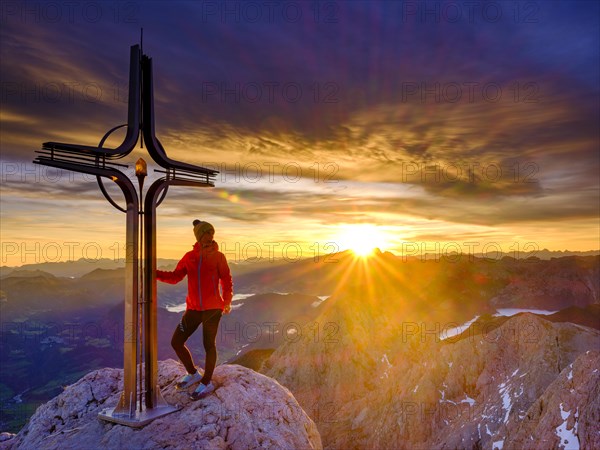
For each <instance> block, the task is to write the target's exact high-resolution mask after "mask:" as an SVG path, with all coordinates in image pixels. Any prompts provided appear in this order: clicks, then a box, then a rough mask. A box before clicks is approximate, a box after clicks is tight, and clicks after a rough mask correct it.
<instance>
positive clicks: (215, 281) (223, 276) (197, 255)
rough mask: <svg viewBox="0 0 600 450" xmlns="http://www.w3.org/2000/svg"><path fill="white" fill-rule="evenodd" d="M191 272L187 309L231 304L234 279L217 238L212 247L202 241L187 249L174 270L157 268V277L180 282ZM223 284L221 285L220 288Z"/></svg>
mask: <svg viewBox="0 0 600 450" xmlns="http://www.w3.org/2000/svg"><path fill="white" fill-rule="evenodd" d="M186 275H187V277H188V295H187V297H186V299H185V302H186V309H193V310H196V311H205V310H207V309H221V310H223V309H224V308H225V306H226V305H230V304H231V298H232V297H233V282H232V280H231V271H230V270H229V265H228V264H227V259H226V258H225V255H224V254H223V253H221V252H220V251H219V246H218V245H217V243H216V242H215V241H213V242H212V244H211V245H209V246H208V247H202V246H201V245H200V243H199V242H196V243H195V244H194V248H193V250H191V251H189V252H187V253H186V254H185V255H184V256H183V258H181V261H179V263H178V264H177V267H176V268H175V270H174V271H172V272H169V271H164V270H157V271H156V279H157V280H159V281H163V282H165V283H169V284H177V283H179V282H180V281H181V280H183V278H184V277H185V276H186ZM219 286H220V289H219Z"/></svg>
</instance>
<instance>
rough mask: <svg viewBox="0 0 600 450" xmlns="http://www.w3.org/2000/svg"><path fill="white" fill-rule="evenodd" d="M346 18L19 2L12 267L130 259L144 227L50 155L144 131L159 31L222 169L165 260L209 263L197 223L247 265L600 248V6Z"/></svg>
mask: <svg viewBox="0 0 600 450" xmlns="http://www.w3.org/2000/svg"><path fill="white" fill-rule="evenodd" d="M330 3H331V4H334V5H335V6H336V8H335V10H330V9H327V8H324V9H323V10H319V9H318V8H317V9H315V8H313V9H310V10H309V9H308V8H304V6H303V5H305V4H298V8H300V11H301V12H302V13H303V14H301V15H300V17H299V18H297V20H296V19H294V20H292V19H293V18H292V17H289V16H286V15H281V14H274V15H272V16H271V15H267V14H263V15H262V16H261V18H260V20H253V19H252V18H251V17H248V16H246V15H244V14H245V13H244V12H243V11H245V9H244V8H241V6H240V5H241V3H239V2H232V4H233V5H234V6H236V5H237V7H238V8H239V9H240V11H239V14H238V16H239V17H238V16H236V18H235V20H233V17H230V16H228V15H227V14H225V15H219V14H217V13H215V14H212V13H210V14H209V11H208V10H207V9H206V8H205V6H206V5H204V4H203V3H197V4H193V3H176V4H174V5H173V6H168V5H165V4H163V3H161V2H151V3H140V4H138V3H136V2H130V3H127V5H129V6H131V8H130V9H127V8H126V9H127V10H126V11H125V10H122V11H121V10H120V8H121V6H123V5H118V6H116V7H115V8H116V10H115V11H110V14H109V11H108V10H107V9H105V10H104V11H102V12H104V14H101V15H100V16H99V17H97V18H94V19H93V20H92V18H90V17H88V16H86V15H85V14H83V11H76V10H77V9H78V7H75V10H72V9H69V8H73V6H71V7H69V8H68V7H67V5H66V4H62V3H60V2H58V3H56V4H55V5H56V8H58V10H59V12H61V13H62V14H60V15H59V16H52V17H51V16H50V15H49V12H48V11H46V13H48V14H45V13H44V11H45V10H44V8H43V7H42V6H40V4H37V3H35V2H34V3H33V6H32V7H31V8H29V9H27V8H25V7H24V6H23V7H22V8H23V9H22V10H19V8H20V6H19V4H18V3H15V4H11V5H12V6H13V7H11V8H9V7H8V6H7V7H4V6H3V7H2V8H3V9H2V11H1V13H2V14H1V18H0V21H1V23H2V27H0V28H1V29H0V38H1V40H0V55H1V56H2V58H1V59H2V64H1V66H0V71H1V75H2V80H3V81H2V93H1V94H2V115H1V122H2V141H1V142H0V150H1V157H0V166H1V167H0V169H1V177H2V192H1V202H2V208H1V212H0V219H1V222H2V231H1V237H0V241H1V246H2V260H1V261H0V265H2V266H9V267H14V266H16V265H17V264H30V263H32V262H31V261H40V262H42V261H46V262H60V261H68V260H78V259H80V258H88V259H101V258H104V257H108V258H117V259H118V258H119V257H121V255H124V249H123V245H124V241H125V237H124V235H125V230H124V228H125V227H124V217H122V215H121V214H120V213H117V212H116V211H114V209H113V208H112V206H111V205H109V204H108V203H107V202H106V200H105V199H104V198H102V195H101V193H100V191H99V189H98V187H97V185H96V182H95V180H94V179H93V178H91V177H85V176H83V175H81V174H72V173H71V174H69V173H67V172H64V171H59V170H54V169H49V168H47V167H42V166H38V165H34V164H32V162H31V161H32V160H33V158H34V157H35V153H34V151H35V150H39V149H40V147H41V144H42V142H45V141H48V140H57V141H62V142H72V143H81V144H89V145H96V144H97V142H98V141H99V139H100V138H101V137H102V135H103V134H104V133H105V132H106V131H107V130H108V129H110V128H111V127H113V126H115V125H118V124H119V123H122V122H123V121H124V119H125V117H126V98H127V81H126V80H127V76H128V70H129V68H128V51H129V46H130V45H133V44H136V43H137V42H138V41H139V36H140V28H144V29H145V33H144V49H145V51H147V52H148V54H149V55H150V56H152V58H153V61H154V70H155V77H156V79H155V86H154V89H155V96H156V122H157V123H156V126H157V135H158V136H159V137H160V139H161V141H162V142H163V144H164V147H165V149H166V150H167V152H168V153H169V154H170V155H173V157H174V158H177V159H180V160H183V161H187V162H190V163H192V164H199V165H204V166H206V167H209V168H214V169H216V170H219V171H220V173H219V175H218V176H217V179H216V183H215V188H211V189H206V190H200V192H199V191H198V190H194V189H189V188H171V189H170V190H169V194H168V196H167V198H166V200H165V202H164V204H163V205H161V207H160V208H159V209H158V218H157V246H158V248H157V250H158V257H159V258H161V259H180V258H181V257H182V256H183V254H184V253H185V252H187V251H188V250H189V248H190V246H191V243H193V240H194V237H193V233H192V226H191V223H192V220H193V219H195V218H200V219H202V220H206V221H209V222H211V223H213V225H214V226H215V228H216V235H217V241H218V242H223V243H224V244H225V245H224V247H225V248H224V250H225V253H226V254H227V253H229V254H230V255H232V258H231V260H232V261H235V260H236V259H237V260H245V259H247V257H248V255H252V254H260V255H261V256H262V257H263V258H270V257H271V256H273V257H274V258H275V259H289V260H290V261H294V260H300V259H305V258H310V257H327V255H331V254H334V253H336V252H337V251H343V250H346V249H352V250H354V251H358V252H362V253H365V252H369V251H370V250H372V248H373V247H375V246H379V247H380V248H381V250H382V251H390V252H392V253H395V254H404V253H407V252H408V253H411V252H412V253H415V252H417V253H418V254H426V253H428V252H432V253H435V252H436V250H439V251H440V252H442V253H444V252H446V253H452V252H453V251H456V250H458V251H462V252H467V253H471V252H472V253H475V254H477V253H479V252H482V253H491V252H502V253H508V254H510V253H515V254H517V255H518V254H527V252H529V251H533V252H535V251H543V250H541V249H549V250H550V251H564V250H563V249H565V248H569V249H570V250H567V251H573V252H584V251H590V250H589V249H590V248H592V249H594V248H596V249H598V248H600V233H599V230H600V222H599V218H600V209H599V208H600V207H599V206H598V205H599V204H600V195H599V194H600V180H599V177H598V171H599V169H600V156H599V155H598V152H597V149H598V147H599V146H600V140H599V136H598V133H597V123H598V122H600V116H599V110H598V107H597V105H598V99H599V98H600V84H599V81H598V80H599V78H600V71H599V64H598V62H599V60H600V53H599V50H598V49H599V48H600V42H599V39H598V36H597V33H594V31H595V30H596V31H597V29H598V26H599V23H600V19H599V18H598V17H599V16H600V14H598V13H599V12H600V5H598V4H597V3H592V4H590V3H589V2H571V3H569V4H562V3H560V4H558V3H536V2H533V3H528V4H527V5H532V4H535V5H536V8H534V9H530V8H529V7H525V6H524V5H521V4H519V3H515V5H508V4H503V3H502V4H497V5H498V6H497V8H500V13H501V14H500V15H499V16H498V17H491V16H488V15H487V14H483V11H482V10H473V11H472V12H473V15H468V14H467V12H468V11H467V10H465V11H463V15H462V16H461V17H460V18H459V19H457V20H450V18H449V17H447V16H444V15H443V14H442V15H441V16H440V17H433V16H434V15H435V14H434V13H432V12H431V11H430V12H423V11H420V12H419V11H416V12H415V13H414V14H413V12H412V11H409V10H407V9H406V8H404V7H403V6H402V5H401V3H402V2H398V4H396V3H388V2H382V3H361V2H352V3H348V2H330ZM434 3H435V2H434ZM328 4H329V3H328ZM36 5H37V6H38V8H37V9H36ZM127 5H125V6H123V7H124V8H125V7H126V6H127ZM440 5H441V3H440ZM96 6H97V7H98V8H100V9H101V10H102V7H103V6H102V4H97V5H96ZM259 6H260V5H259ZM457 7H458V8H461V7H464V6H460V5H459V6H457ZM302 8H304V10H302ZM442 9H444V8H442ZM476 9H477V8H476ZM432 11H433V10H432ZM263 12H265V13H266V11H263ZM67 13H68V14H67ZM71 13H72V14H71ZM117 13H120V14H117ZM320 13H321V14H320ZM236 14H237V13H236ZM125 18H126V19H127V20H125ZM57 23H58V24H59V25H60V26H59V27H57ZM199 25H201V26H199ZM557 30H558V31H557ZM120 137H121V135H120V134H119V132H117V133H115V134H114V135H111V137H110V138H109V140H108V141H107V144H106V145H107V146H111V145H112V144H111V143H113V142H116V141H118V140H119V138H120ZM143 154H144V152H142V151H141V150H140V149H139V148H137V149H135V150H134V152H133V153H132V154H131V155H130V158H129V159H127V161H124V162H125V163H127V164H129V165H130V168H129V170H128V171H127V173H128V175H130V176H132V177H133V173H132V165H133V162H134V161H135V159H137V157H139V156H142V155H143ZM148 162H149V173H150V176H149V179H148V182H151V181H152V179H153V177H154V176H155V174H154V173H153V172H152V169H154V168H156V166H155V165H154V164H152V162H151V161H148ZM110 189H111V187H110V186H109V190H110ZM110 192H116V191H112V190H110ZM118 198H120V197H118ZM410 243H413V244H415V243H416V245H417V249H416V250H415V247H409V245H410ZM591 251H595V250H591Z"/></svg>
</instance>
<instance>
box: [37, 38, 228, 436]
mask: <svg viewBox="0 0 600 450" xmlns="http://www.w3.org/2000/svg"><path fill="white" fill-rule="evenodd" d="M125 126H126V127H127V133H126V135H125V139H124V140H123V143H121V144H120V145H119V146H118V147H116V148H105V147H103V145H104V142H105V141H106V139H107V138H108V136H109V135H110V134H111V133H112V132H114V131H115V130H117V129H118V128H122V127H125ZM140 139H141V142H142V143H143V142H145V143H146V148H147V150H148V154H149V155H150V157H151V158H152V159H153V160H154V162H156V164H158V165H159V166H161V167H162V169H157V170H155V172H158V173H161V174H163V176H161V178H159V179H157V180H156V181H154V183H152V185H150V187H149V188H148V190H147V192H146V196H145V199H144V198H143V191H142V188H143V181H144V178H145V176H146V175H147V170H146V162H145V161H144V160H143V159H142V158H140V159H139V160H138V161H137V162H136V165H135V166H136V171H135V173H136V177H137V178H138V182H139V187H140V188H139V193H138V192H137V191H136V188H135V186H134V184H133V182H132V181H131V180H130V179H129V177H127V176H126V175H125V174H124V173H123V172H122V171H121V170H119V168H120V167H125V168H127V167H128V166H126V165H124V164H118V163H116V162H114V161H115V160H118V159H121V158H123V157H125V156H127V155H128V154H129V153H131V151H132V150H133V149H134V147H135V146H136V144H137V142H138V140H140ZM37 153H39V156H37V157H36V158H35V160H34V161H33V162H34V163H36V164H43V165H45V166H51V167H56V168H59V169H65V170H71V171H74V172H80V173H86V174H91V175H95V176H96V179H97V181H98V185H99V187H100V190H101V191H102V194H103V195H104V197H105V198H106V199H107V200H108V201H109V202H110V203H111V204H112V205H113V206H114V207H115V208H117V209H119V210H120V211H122V212H125V213H126V235H125V236H126V237H125V239H126V262H125V320H124V349H123V353H124V364H123V365H124V373H123V392H122V393H121V397H120V400H119V403H118V404H117V405H116V407H114V408H111V409H105V410H103V411H102V412H101V413H100V414H99V418H101V419H103V420H107V421H111V422H116V423H120V424H123V425H127V426H132V427H140V426H143V425H145V424H147V423H149V422H151V421H152V420H154V419H156V418H157V417H161V416H163V415H165V414H169V413H171V412H174V411H177V409H178V408H177V407H174V406H171V405H169V404H167V402H166V401H165V400H164V399H163V397H162V395H161V392H160V389H159V386H158V362H157V356H158V355H157V353H158V333H157V299H156V277H155V269H156V207H157V206H158V205H159V204H160V203H161V202H162V200H163V199H164V198H165V195H166V193H167V190H168V187H169V186H171V185H178V186H204V187H207V186H208V187H212V186H214V178H215V176H216V175H217V174H218V172H217V171H214V170H209V169H206V168H204V167H199V166H194V165H191V164H187V163H184V162H180V161H175V160H173V159H171V158H169V157H168V156H167V154H166V152H165V150H164V148H163V146H162V145H161V143H160V141H159V140H158V138H157V137H156V136H155V134H154V96H153V86H152V59H151V58H149V57H148V56H147V55H145V54H144V53H143V51H142V50H141V47H140V45H134V46H132V47H131V54H130V65H129V103H128V116H127V123H126V124H123V125H119V126H116V127H114V128H112V129H110V130H109V131H108V132H107V133H106V134H105V135H104V137H103V138H102V139H101V140H100V143H99V144H98V146H97V147H91V146H85V145H77V144H64V143H59V142H45V143H44V144H43V145H42V149H41V150H39V151H37ZM103 178H109V179H111V180H112V181H114V182H115V183H116V184H117V186H119V188H120V189H121V191H122V192H123V195H124V196H125V202H126V207H125V208H122V207H121V206H119V205H118V204H117V203H116V202H115V201H114V200H113V199H112V198H111V197H110V195H109V194H108V192H107V190H106V188H105V187H104V184H103V181H102V179H103ZM142 206H143V207H142ZM140 246H141V250H142V253H141V254H140ZM140 294H141V295H140ZM142 367H144V370H143V372H142ZM138 369H139V375H138V373H137V372H138ZM142 380H143V384H142ZM138 397H139V398H138Z"/></svg>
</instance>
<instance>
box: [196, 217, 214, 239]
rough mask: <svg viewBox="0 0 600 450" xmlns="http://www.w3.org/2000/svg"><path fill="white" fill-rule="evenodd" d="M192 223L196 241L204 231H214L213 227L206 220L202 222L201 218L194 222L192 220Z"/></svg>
mask: <svg viewBox="0 0 600 450" xmlns="http://www.w3.org/2000/svg"><path fill="white" fill-rule="evenodd" d="M192 224H193V225H194V235H195V236H196V240H197V241H198V242H200V239H201V238H202V235H203V234H204V233H206V232H208V231H212V232H213V233H214V232H215V227H213V226H212V225H211V224H210V223H208V222H202V221H201V220H198V219H196V220H194V222H192Z"/></svg>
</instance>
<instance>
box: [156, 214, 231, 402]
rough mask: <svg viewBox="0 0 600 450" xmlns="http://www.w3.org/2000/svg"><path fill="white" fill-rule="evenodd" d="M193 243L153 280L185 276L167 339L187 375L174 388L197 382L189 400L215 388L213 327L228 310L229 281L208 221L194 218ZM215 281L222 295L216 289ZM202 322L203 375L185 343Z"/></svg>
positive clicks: (215, 327) (229, 307)
mask: <svg viewBox="0 0 600 450" xmlns="http://www.w3.org/2000/svg"><path fill="white" fill-rule="evenodd" d="M193 225H194V235H195V236H196V241H197V242H196V243H195V244H194V248H193V250H192V251H189V252H187V253H186V254H185V255H184V256H183V258H182V259H181V261H179V263H178V264H177V267H176V268H175V270H174V271H173V272H167V271H163V270H157V271H156V279H157V280H159V281H163V282H165V283H170V284H176V283H179V282H180V281H181V280H182V279H183V277H185V276H186V275H187V277H188V295H187V297H186V299H185V302H186V309H185V313H184V314H183V316H182V318H181V321H180V322H179V325H178V326H177V328H175V331H174V333H173V337H172V338H171V346H172V347H173V349H174V350H175V353H177V356H178V357H179V359H180V361H181V362H182V363H183V365H184V366H185V369H186V370H187V374H186V375H184V376H183V377H182V378H181V379H180V380H179V381H178V383H177V385H176V387H177V389H187V388H188V387H190V386H192V385H193V384H195V383H197V382H198V381H200V384H199V385H198V387H197V388H196V390H195V391H194V392H193V393H192V399H194V400H197V399H199V398H202V397H204V396H206V395H208V394H210V393H211V392H212V391H214V389H215V387H214V385H213V383H211V378H212V375H213V371H214V370H215V365H216V364H217V347H216V339H217V330H218V329H219V321H220V320H221V315H222V314H229V312H230V311H231V298H232V297H233V283H232V280H231V272H230V270H229V265H228V264H227V259H225V255H224V254H223V253H221V252H220V251H219V247H218V245H217V243H216V242H215V241H214V236H215V229H214V227H213V226H212V225H211V224H210V223H208V222H202V221H200V220H197V219H196V220H194V222H193ZM219 284H220V287H221V290H222V296H221V293H220V292H219ZM200 324H202V339H203V343H204V351H205V352H206V361H205V365H204V375H203V376H200V374H199V373H198V370H196V367H195V366H194V361H193V360H192V355H191V354H190V351H189V350H188V348H187V347H186V346H185V342H186V341H187V340H188V338H189V337H190V336H191V335H192V334H193V333H194V331H196V329H197V328H198V327H199V326H200Z"/></svg>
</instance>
